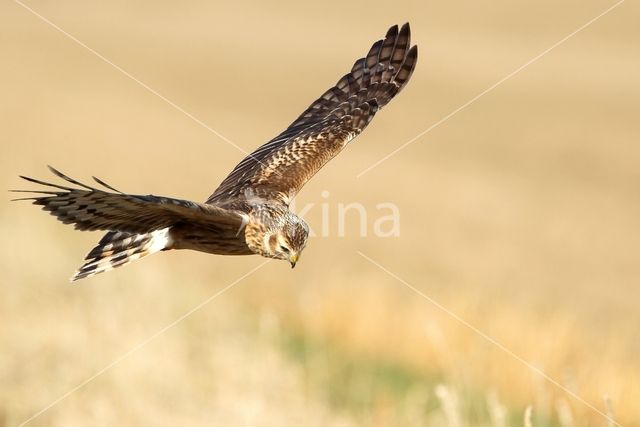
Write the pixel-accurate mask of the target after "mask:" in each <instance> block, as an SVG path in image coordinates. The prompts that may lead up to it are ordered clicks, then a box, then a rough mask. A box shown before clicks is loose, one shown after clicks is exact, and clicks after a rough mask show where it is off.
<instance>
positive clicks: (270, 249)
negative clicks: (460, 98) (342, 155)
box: [22, 23, 418, 281]
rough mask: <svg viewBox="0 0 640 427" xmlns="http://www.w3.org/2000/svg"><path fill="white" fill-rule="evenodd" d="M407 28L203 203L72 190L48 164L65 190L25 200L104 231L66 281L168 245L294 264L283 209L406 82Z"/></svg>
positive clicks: (413, 54) (299, 244)
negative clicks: (261, 257) (104, 233)
mask: <svg viewBox="0 0 640 427" xmlns="http://www.w3.org/2000/svg"><path fill="white" fill-rule="evenodd" d="M417 57H418V48H417V46H413V47H411V44H410V30H409V24H408V23H407V24H405V25H403V26H402V28H400V30H398V26H397V25H395V26H393V27H391V28H390V29H389V31H388V32H387V34H386V36H385V38H384V39H383V40H378V41H377V42H375V43H374V44H373V46H372V47H371V49H370V50H369V53H367V55H366V56H365V57H364V58H360V59H358V60H357V61H356V62H355V64H354V65H353V68H352V69H351V71H350V72H349V73H348V74H346V75H345V76H344V77H342V78H341V79H340V80H339V81H338V83H336V85H335V86H334V87H332V88H331V89H329V90H328V91H326V92H325V93H324V94H323V95H322V96H321V97H320V98H318V99H317V100H316V101H315V102H314V103H313V104H311V106H310V107H309V108H307V110H306V111H305V112H303V113H302V114H301V115H300V117H298V118H297V119H296V120H295V121H294V122H293V123H292V124H291V125H290V126H289V127H288V128H287V129H286V130H285V131H284V132H282V133H281V134H280V135H278V136H276V137H275V138H274V139H272V140H271V141H269V142H267V143H266V144H264V145H262V146H261V147H260V148H258V149H257V150H256V151H254V152H253V153H251V154H250V155H248V156H247V157H246V158H245V159H244V160H242V161H241V162H240V163H239V164H238V165H237V166H236V167H235V169H233V171H232V172H231V174H229V176H227V177H226V178H225V180H224V181H222V184H220V186H219V187H218V188H217V189H216V191H215V192H214V193H213V194H212V195H211V196H210V197H209V198H208V199H207V201H206V202H204V203H196V202H190V201H187V200H180V199H173V198H169V197H159V196H153V195H148V196H142V195H133V194H125V193H122V192H120V191H118V190H116V189H114V188H113V187H111V186H109V185H107V184H105V183H104V182H103V181H101V180H99V179H97V178H95V177H94V180H95V181H96V182H97V183H98V184H99V185H100V186H101V187H102V188H94V187H90V186H88V185H85V184H82V183H80V182H78V181H76V180H74V179H71V178H69V177H68V176H65V175H63V174H62V173H60V172H58V171H57V170H55V169H53V168H51V167H50V169H51V172H53V173H54V174H55V175H57V176H58V177H60V178H62V179H63V180H65V181H67V182H68V183H70V184H72V186H71V187H70V186H66V185H59V184H51V183H48V182H44V181H40V180H37V179H33V178H28V177H24V176H23V177H22V178H24V179H26V180H27V181H30V182H34V183H36V184H41V185H45V186H47V187H52V189H51V190H49V191H44V190H37V191H28V192H32V193H37V194H39V195H38V196H36V197H29V198H25V199H26V200H33V203H34V204H35V205H41V206H42V208H43V209H44V210H45V211H49V212H50V213H51V214H52V215H54V216H55V217H56V218H58V220H60V221H61V222H63V223H65V224H74V226H75V228H76V229H78V230H105V231H108V233H107V234H106V235H105V236H104V237H103V238H102V240H100V242H99V243H98V245H97V246H96V247H95V248H94V249H93V250H92V251H91V252H89V254H88V255H87V257H86V259H85V261H86V262H85V264H84V265H83V266H82V267H80V269H79V270H78V271H77V272H76V273H75V274H74V276H73V277H72V278H71V280H72V281H73V280H78V279H82V278H84V277H88V276H92V275H94V274H98V273H102V272H103V271H107V270H110V269H112V268H115V267H119V266H121V265H124V264H127V263H129V262H131V261H133V260H136V259H138V258H142V257H144V256H146V255H149V254H152V253H155V252H159V251H163V250H169V249H192V250H196V251H202V252H207V253H211V254H219V255H250V254H259V255H262V256H265V257H269V258H276V259H282V260H287V261H289V262H290V263H291V266H292V267H293V266H295V264H296V262H297V261H298V257H299V256H300V253H301V252H302V250H303V249H304V247H305V245H306V243H307V237H308V235H309V227H308V226H307V224H306V223H305V222H304V221H303V220H302V219H301V218H299V217H298V216H296V215H295V214H294V213H293V212H291V211H290V210H289V202H290V201H291V199H292V198H293V197H294V196H295V195H296V194H297V192H298V191H299V190H300V189H301V188H302V186H303V185H304V184H305V183H306V182H307V181H308V180H309V179H310V178H311V177H312V176H313V175H314V174H315V173H316V172H317V171H318V170H320V169H321V168H322V167H323V166H324V165H325V164H326V163H327V162H328V161H329V160H331V159H332V158H333V157H335V156H336V155H337V154H338V153H339V152H340V151H341V150H342V149H343V148H344V147H345V146H346V145H347V143H348V142H349V141H351V140H352V139H353V138H355V137H356V136H357V135H359V134H360V132H362V131H363V130H364V128H365V127H366V126H367V125H368V124H369V122H370V121H371V119H372V118H373V116H374V115H375V114H376V112H377V111H378V110H379V109H380V108H382V107H384V106H385V105H386V104H387V103H388V102H389V101H390V100H391V99H392V98H393V97H394V96H395V95H396V94H397V93H398V92H400V91H401V90H402V88H403V87H404V86H405V85H406V84H407V82H408V81H409V78H410V77H411V74H412V72H413V70H414V68H415V66H416V60H417Z"/></svg>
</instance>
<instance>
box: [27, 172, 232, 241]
mask: <svg viewBox="0 0 640 427" xmlns="http://www.w3.org/2000/svg"><path fill="white" fill-rule="evenodd" d="M49 169H50V170H51V172H53V173H54V174H55V175H57V176H58V177H60V178H62V179H64V180H65V181H67V182H69V183H71V184H74V185H76V186H78V187H80V188H73V187H67V186H63V185H59V184H51V183H48V182H44V181H40V180H37V179H34V178H29V177H25V176H21V178H23V179H25V180H27V181H30V182H33V183H36V184H40V185H45V186H47V187H52V188H53V189H54V190H48V191H45V190H33V191H31V190H14V191H19V192H28V193H36V194H39V195H38V196H34V197H25V198H23V199H17V200H33V204H35V205H41V206H42V209H44V210H45V211H49V212H50V213H51V215H53V216H55V217H56V218H57V219H58V220H59V221H61V222H63V223H65V224H74V226H75V228H76V229H78V230H117V231H122V232H126V233H134V234H138V233H149V232H152V231H155V230H159V229H162V228H165V227H168V226H171V225H175V224H177V223H179V222H181V221H188V222H190V223H199V224H202V225H204V226H206V225H207V224H216V225H221V224H227V225H232V226H237V227H238V229H240V227H241V226H242V224H243V215H242V213H241V212H236V211H230V210H225V209H222V208H219V207H216V206H212V205H207V204H201V203H195V202H190V201H187V200H180V199H172V198H169V197H160V196H152V195H148V196H142V195H133V194H125V193H121V192H119V191H118V190H116V189H114V188H113V187H111V186H109V185H107V184H105V183H104V182H102V181H101V180H99V179H97V178H95V177H94V179H95V180H96V182H98V183H99V184H100V185H102V186H104V187H105V188H106V189H108V190H113V192H110V191H105V190H101V189H97V188H93V187H90V186H88V185H85V184H82V183H80V182H78V181H76V180H74V179H72V178H69V177H68V176H66V175H63V174H62V173H60V172H58V171H57V170H55V169H54V168H52V167H49Z"/></svg>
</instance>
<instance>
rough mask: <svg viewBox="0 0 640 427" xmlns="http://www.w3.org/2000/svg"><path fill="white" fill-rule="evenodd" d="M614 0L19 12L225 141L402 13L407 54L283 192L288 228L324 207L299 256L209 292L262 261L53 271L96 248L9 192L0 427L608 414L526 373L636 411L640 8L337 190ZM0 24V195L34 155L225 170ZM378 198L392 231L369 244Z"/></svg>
mask: <svg viewBox="0 0 640 427" xmlns="http://www.w3.org/2000/svg"><path fill="white" fill-rule="evenodd" d="M613 4H614V2H605V1H587V2H578V1H568V2H551V1H542V2H508V1H499V2H493V3H490V4H489V3H478V2H471V1H462V2H447V3H445V2H441V3H425V2H418V1H416V2H407V3H396V4H389V3H377V4H376V3H371V2H347V3H342V2H334V1H328V2H316V3H312V4H302V3H299V2H293V1H290V2H280V3H269V2H265V3H263V4H262V3H245V2H241V1H240V2H224V3H222V2H189V3H171V2H147V3H135V4H132V3H130V2H109V3H93V2H30V3H27V5H28V6H29V7H32V8H33V9H34V10H35V11H37V13H39V14H41V15H42V17H44V18H46V19H48V20H50V21H51V23H54V24H55V25H58V26H59V27H60V28H61V29H63V30H64V31H66V32H68V33H69V34H70V35H72V36H73V37H76V38H77V39H78V40H79V41H81V42H82V43H84V44H85V45H86V46H87V47H89V48H91V49H94V50H95V51H96V52H98V53H99V54H101V55H103V56H104V57H105V58H107V59H108V60H109V61H111V62H112V63H113V64H116V65H117V66H119V67H121V68H122V70H124V71H126V72H127V73H130V74H131V75H132V76H135V77H136V78H137V79H139V80H140V81H141V82H144V84H146V85H148V87H150V88H152V89H153V90H155V91H157V92H158V93H159V94H161V95H162V96H164V97H166V98H167V99H169V100H171V101H172V102H174V103H175V104H176V105H178V106H179V107H181V108H182V109H184V110H185V111H186V112H188V113H189V114H192V115H193V117H196V118H197V119H199V120H201V121H202V122H203V123H206V125H207V126H210V127H211V128H212V129H215V130H216V131H217V132H219V133H220V134H222V135H224V136H225V137H226V138H229V139H230V140H231V141H233V142H234V143H235V144H237V145H238V146H239V147H242V149H244V150H247V151H251V150H252V149H253V148H255V147H257V146H258V145H259V144H261V143H262V142H264V141H266V140H268V139H269V138H271V137H272V136H275V135H276V134H277V133H278V132H280V131H281V130H282V129H284V127H286V126H287V125H288V124H289V123H290V122H291V121H292V120H293V119H294V118H295V117H296V116H297V115H298V114H300V112H302V111H303V110H304V109H305V108H306V107H307V105H308V104H309V103H310V102H311V101H313V100H314V99H315V98H316V97H317V96H319V95H320V94H321V93H322V92H323V91H324V90H325V89H327V88H328V87H329V86H330V85H332V84H333V83H335V81H337V80H338V78H339V77H340V76H342V75H343V74H344V73H346V72H347V71H348V70H349V67H350V66H351V65H352V63H353V61H354V60H355V59H357V58H359V57H360V56H362V55H364V54H365V53H366V51H367V49H368V47H369V46H370V45H371V43H372V42H373V41H375V40H377V39H378V38H380V37H382V36H383V35H384V33H385V31H386V29H387V28H388V27H389V26H390V25H392V24H394V23H400V24H401V23H403V22H405V21H410V22H411V26H412V32H413V41H414V42H415V43H417V44H418V45H419V49H420V53H419V62H418V67H417V70H416V72H415V74H414V75H413V78H412V81H411V82H410V84H409V85H408V87H407V89H406V90H405V91H404V92H403V93H402V94H401V95H400V96H398V98H397V99H395V100H394V101H393V102H392V103H391V104H390V105H389V106H388V107H387V108H386V109H385V111H383V112H382V113H380V114H379V115H378V116H377V117H376V119H375V120H374V121H373V123H372V124H371V125H370V127H369V128H368V129H367V130H366V131H365V133H364V134H363V135H362V136H360V137H359V138H358V139H357V140H356V141H355V142H354V143H353V144H352V145H351V146H350V147H349V148H348V149H347V150H345V152H343V153H342V154H341V155H340V156H339V157H338V158H337V159H335V160H334V161H333V162H331V163H330V164H329V165H328V166H327V167H326V168H325V169H323V171H322V172H321V173H319V174H318V175H317V176H316V178H314V179H313V180H312V181H311V182H310V183H309V184H308V185H307V186H306V187H305V190H304V191H303V192H302V193H301V194H300V195H299V197H298V199H297V204H298V205H299V206H303V205H305V204H308V203H313V204H314V207H313V208H312V209H310V210H309V211H308V214H307V215H306V219H307V221H308V222H309V223H310V225H311V227H312V228H314V229H318V227H319V226H320V222H321V220H322V218H321V217H322V209H321V208H322V206H323V204H324V206H326V207H327V209H328V211H329V219H330V222H329V232H328V236H324V237H316V238H314V239H313V240H312V241H311V242H310V244H309V246H308V247H307V249H306V250H305V253H304V256H303V257H302V258H301V261H300V263H299V265H298V267H297V268H296V269H295V270H291V269H290V268H289V266H288V265H287V264H286V263H284V262H269V263H267V264H266V265H265V266H264V267H261V268H259V269H258V270H257V271H255V272H254V273H252V274H251V275H249V276H247V277H246V278H244V279H242V280H240V281H238V282H237V284H236V285H234V286H233V287H231V288H229V289H228V290H226V291H225V292H224V293H220V294H217V293H219V292H220V291H221V290H223V289H224V288H225V287H226V286H228V285H230V284H232V283H234V282H236V281H237V280H238V279H240V278H242V277H243V276H244V275H246V274H247V273H248V272H249V271H251V270H252V269H254V268H256V267H257V266H259V265H260V263H261V262H263V260H262V259H260V258H258V257H235V258H234V257H228V258H222V257H215V256H209V255H205V254H200V253H193V252H172V253H162V254H158V255H154V256H153V257H149V258H146V259H144V260H143V261H140V262H136V263H134V264H133V265H131V266H128V267H126V268H123V269H118V270H115V271H113V272H109V273H107V274H104V275H99V276H96V277H93V278H90V279H89V280H85V281H81V282H79V283H77V284H73V285H70V284H69V283H68V281H67V279H68V277H70V275H71V274H72V273H73V271H74V269H75V268H76V267H78V266H79V265H80V263H81V260H82V258H83V257H84V255H85V254H86V252H88V251H89V250H90V249H91V248H92V247H93V245H94V243H95V242H96V241H97V240H98V239H99V237H100V235H99V234H93V235H91V234H89V233H79V232H74V231H73V230H72V229H71V228H70V227H68V226H63V225H61V224H59V223H57V222H55V221H54V219H53V218H51V217H48V216H46V215H45V214H44V213H42V212H40V211H38V210H37V209H36V208H35V207H33V206H30V205H28V204H26V203H10V202H8V200H9V198H10V195H8V196H7V197H5V199H4V200H3V201H2V204H1V205H0V215H1V216H0V232H1V234H2V236H3V244H2V246H1V251H2V253H1V257H0V260H1V261H0V262H1V265H2V278H3V285H2V287H0V292H1V294H0V342H2V351H1V352H0V425H7V426H13V425H20V424H21V423H23V422H24V421H26V420H28V419H30V417H32V416H33V415H35V414H38V413H39V412H40V411H41V410H43V409H46V408H48V409H47V410H46V411H44V412H42V413H40V414H39V415H38V416H37V417H36V418H33V419H32V420H31V421H30V423H29V425H43V426H48V425H56V426H57V425H61V426H62V425H63V426H69V425H79V426H80V425H95V426H97V425H222V426H244V425H263V426H283V425H290V426H299V425H304V426H307V425H308V426H327V425H333V426H451V427H459V426H518V425H523V422H524V421H523V419H524V415H523V414H524V412H525V408H527V407H528V406H531V407H532V414H533V416H532V424H533V425H534V426H608V425H613V424H609V422H608V421H607V420H606V419H605V418H604V417H603V416H602V415H601V414H598V412H597V411H596V410H594V409H593V408H589V407H588V405H586V404H585V403H584V402H581V401H579V400H577V399H576V398H575V397H574V396H572V395H571V394H569V393H567V392H565V391H563V390H561V389H560V388H558V387H557V386H556V385H554V384H552V383H551V382H550V381H548V380H546V379H545V378H543V377H542V376H541V375H540V374H539V373H537V372H536V371H535V370H532V369H531V368H530V367H528V366H526V365H525V364H523V363H522V360H524V361H527V362H529V363H530V364H531V366H534V367H536V368H537V369H539V370H541V371H543V372H545V373H546V374H547V375H548V376H549V377H550V378H553V379H554V380H555V381H557V382H558V383H559V384H562V386H564V387H566V389H567V390H569V391H570V392H571V393H573V394H575V395H577V396H580V398H582V399H584V401H586V402H587V403H588V404H589V405H592V406H593V407H594V408H595V409H597V410H598V411H601V412H603V413H608V414H612V416H613V417H614V418H615V420H616V421H617V422H618V423H620V424H621V425H624V426H633V425H640V403H639V402H640V357H638V354H640V283H639V282H640V280H639V279H640V252H639V248H640V191H639V184H640V146H639V145H638V143H639V142H640V138H639V136H640V125H639V122H638V112H639V111H640V73H639V72H638V71H639V70H640V50H638V48H637V44H638V40H639V37H640V28H639V27H638V25H637V16H638V13H639V12H640V7H638V5H637V3H634V2H631V1H627V2H624V3H622V4H621V5H620V6H619V7H617V8H615V9H614V10H612V11H611V12H610V13H608V14H607V15H605V16H603V17H602V18H601V19H599V20H597V21H595V22H594V23H593V24H592V25H590V26H588V27H587V28H585V29H584V30H583V31H581V32H579V33H577V34H576V35H575V36H573V37H571V38H570V39H568V40H567V41H566V42H564V43H562V44H561V45H559V46H557V47H556V48H555V49H553V50H551V51H550V52H549V53H548V54H546V55H544V56H542V57H541V58H540V59H538V60H537V61H535V62H534V63H532V64H530V65H529V66H527V67H525V68H524V69H522V71H520V72H519V73H517V74H515V75H514V76H513V77H512V78H510V79H508V80H506V81H505V82H503V83H502V84H500V85H499V86H497V87H496V88H495V89H494V90H492V91H491V92H489V93H487V94H486V95H484V96H482V97H481V98H479V99H478V100H477V101H476V102H474V103H473V104H471V105H469V106H468V107H466V108H465V109H463V110H461V111H460V112H458V113H457V114H455V115H454V116H452V117H451V118H450V119H449V120H447V121H446V122H444V123H442V124H441V125H440V126H438V127H436V128H434V129H433V130H432V131H430V132H429V133H427V134H426V135H424V136H423V137H421V138H420V139H419V140H417V141H416V142H415V143H413V144H412V145H410V146H408V147H407V148H406V149H404V150H402V151H400V152H398V153H397V154H396V155H394V156H393V157H391V158H389V159H388V160H387V161H385V162H383V163H382V164H380V165H379V166H378V167H376V168H374V169H372V170H371V171H370V172H368V173H366V174H364V175H363V176H361V177H359V178H357V175H358V174H359V173H360V172H361V171H363V170H364V169H366V168H368V167H369V166H370V165H371V164H373V163H374V162H376V161H378V160H379V159H381V158H382V157H384V156H385V155H387V154H388V153H389V152H391V151H392V150H394V149H395V148H397V147H399V146H400V145H402V144H403V143H405V142H406V141H408V140H410V139H412V138H413V137H415V136H416V135H417V134H419V133H420V132H422V131H424V130H425V129H427V128H429V126H431V125H432V124H434V123H436V122H438V120H440V119H441V118H443V117H445V116H446V115H447V114H449V113H450V112H452V111H453V110H455V109H456V108H458V107H459V106H461V105H462V104H464V103H465V102H467V101H468V100H470V99H472V98H473V97H475V96H476V95H478V94H479V93H481V92H482V91H483V90H485V89H486V88H488V87H490V86H491V85H493V84H494V83H496V82H498V81H499V80H500V79H502V78H503V77H505V76H507V75H508V74H509V73H511V72H512V71H514V70H516V69H517V68H518V67H520V66H521V65H522V64H525V63H526V62H527V61H529V60H530V59H532V58H534V57H535V56H536V55H538V54H540V53H541V52H543V51H544V50H545V49H547V48H548V47H550V46H552V45H553V44H554V43H556V42H557V41H559V40H560V39H562V38H563V37H565V36H566V35H568V34H570V33H571V32H572V31H574V30H576V29H577V28H579V27H580V26H582V25H583V24H585V23H587V22H588V21H589V20H591V19H592V18H594V17H595V16H597V15H599V14H600V13H601V12H603V11H604V10H606V9H607V8H608V7H610V6H612V5H613ZM0 34H1V35H2V37H1V38H0V47H1V52H2V64H3V66H2V67H0V91H1V93H2V97H1V99H2V101H1V102H0V117H1V119H0V123H1V126H0V138H1V141H2V147H3V155H2V157H1V158H0V161H1V171H2V172H1V174H0V178H1V184H2V185H1V187H2V188H5V189H14V188H32V187H30V186H29V185H28V183H24V182H22V181H21V180H19V178H18V175H19V174H25V175H30V176H35V177H39V178H48V177H49V175H48V171H47V170H46V168H45V165H47V164H51V165H54V166H56V167H57V168H59V169H60V170H62V171H63V172H65V173H68V174H69V175H71V176H73V177H75V178H78V179H80V180H81V181H86V180H87V179H88V178H89V177H90V176H91V175H96V176H98V177H101V178H103V179H105V180H106V181H107V182H108V183H110V184H112V185H114V186H115V187H116V188H118V189H121V190H123V191H127V192H133V193H143V194H146V193H153V194H160V195H168V196H178V197H184V198H187V199H191V200H204V199H205V198H206V197H207V196H208V195H209V194H210V193H211V192H212V191H213V189H214V188H215V187H216V185H217V184H218V183H219V182H220V181H221V180H222V179H223V178H224V177H225V176H226V174H227V173H228V172H229V171H230V170H231V168H232V167H233V166H234V165H235V164H236V163H237V162H238V161H240V160H241V159H242V157H244V155H243V153H242V152H241V151H239V150H238V149H236V148H234V147H233V146H231V145H229V144H228V143H226V142H224V141H223V140H222V139H221V138H219V137H218V136H216V135H214V134H213V133H212V132H210V131H209V130H207V129H205V128H204V127H203V126H201V125H200V124H198V123H197V122H196V121H194V120H192V119H191V118H189V117H188V116H187V115H185V114H184V113H183V112H181V111H178V110H177V109H176V108H174V107H172V106H171V105H169V104H168V103H167V102H165V101H164V100H163V99H161V98H160V97H158V96H157V95H155V94H153V93H151V92H150V91H149V90H147V89H145V88H144V87H142V86H141V85H139V84H138V83H136V82H135V81H133V80H131V79H130V78H128V77H127V76H125V75H124V74H123V73H122V72H121V71H119V70H118V69H116V68H114V67H113V66H112V65H109V64H107V63H106V62H104V61H103V60H101V59H100V58H98V57H97V56H96V55H94V54H93V53H91V52H90V51H89V50H87V49H86V48H85V47H83V46H80V45H79V44H78V43H76V42H74V41H73V40H71V39H70V38H68V37H66V36H65V35H63V34H62V33H61V32H59V31H57V30H56V29H55V28H53V27H52V26H51V25H49V24H47V23H46V22H44V21H43V20H42V19H40V18H38V17H37V16H35V15H34V14H33V13H31V12H30V11H28V10H27V9H26V8H24V7H22V6H21V5H20V4H18V3H13V2H5V3H3V4H2V5H1V6H0ZM323 191H328V192H329V194H328V195H327V194H326V193H325V194H324V196H323ZM349 202H358V203H361V204H362V205H363V206H365V207H366V208H367V212H368V214H369V218H368V222H367V223H366V226H367V227H368V228H367V230H368V235H367V236H366V237H362V236H359V233H358V227H359V218H358V217H357V215H351V216H348V223H347V228H346V236H345V237H338V232H337V229H336V227H335V215H336V206H337V204H338V203H349ZM383 202H390V203H394V204H395V205H397V206H398V208H399V209H400V212H401V232H400V236H399V237H390V238H379V237H375V236H374V235H373V233H372V232H371V229H372V222H373V219H375V215H376V208H375V207H376V205H377V204H379V203H383ZM358 252H361V253H362V254H364V255H366V256H367V257H370V258H371V259H373V260H375V261H376V262H378V263H379V264H380V265H382V266H384V268H386V269H388V271H390V272H391V273H392V274H394V275H396V276H398V277H399V278H401V279H402V280H403V281H405V282H406V284H408V285H410V286H413V287H415V289H416V290H418V291H420V292H422V293H423V294H424V295H425V296H426V297H427V298H423V297H421V296H420V295H418V294H417V293H416V292H414V291H412V290H411V289H409V287H408V286H406V285H405V284H403V283H402V281H400V280H397V279H396V278H394V277H392V276H391V275H389V274H387V273H386V272H385V271H383V270H382V269H380V268H378V267H377V266H376V265H374V264H373V263H371V262H369V261H367V259H366V258H364V257H363V256H361V255H359V254H358ZM216 295H217V296H216ZM212 296H215V298H211V297H212ZM429 299H431V300H429ZM203 302H206V304H204V305H202V306H199V304H201V303H203ZM438 304H440V307H439V306H438ZM197 307H199V308H198V310H196V311H195V312H193V313H192V314H190V315H189V316H187V317H181V316H184V315H185V314H187V313H189V312H190V310H192V309H194V308H197ZM442 308H444V309H446V310H443V309H442ZM447 310H448V311H449V312H447ZM455 316H459V318H458V319H456V318H455ZM177 319H182V320H181V321H180V322H178V323H176V324H173V322H174V321H176V320H177ZM460 319H462V320H463V321H465V322H468V324H469V325H471V326H472V327H473V328H475V329H476V330H477V331H481V332H482V333H484V334H486V336H488V337H491V338H492V339H493V340H495V342H497V343H499V344H501V345H503V346H504V347H505V348H507V349H509V350H510V351H512V352H513V354H515V355H517V356H518V357H519V358H521V360H518V359H517V358H515V357H513V355H510V354H508V353H507V352H505V351H503V349H501V348H500V347H499V346H498V345H496V344H495V343H491V342H490V341H489V340H487V339H485V338H484V337H482V336H481V335H480V334H478V333H477V331H474V330H473V329H472V328H469V327H468V326H465V325H464V324H463V323H461V322H460ZM167 326H171V327H170V328H168V329H166V330H164V328H165V327H167ZM96 374H98V375H97V376H95V375H96ZM94 376H95V378H93V377H94ZM92 378H93V379H92ZM90 379H91V380H90ZM89 380H90V381H89ZM78 386H80V387H78ZM68 392H71V393H68ZM605 396H607V399H608V400H609V401H610V405H607V404H605ZM60 398H62V399H60ZM53 403H55V405H53V406H51V407H49V406H50V405H51V404H53ZM607 406H609V407H607Z"/></svg>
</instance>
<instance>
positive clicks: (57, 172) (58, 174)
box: [47, 165, 95, 191]
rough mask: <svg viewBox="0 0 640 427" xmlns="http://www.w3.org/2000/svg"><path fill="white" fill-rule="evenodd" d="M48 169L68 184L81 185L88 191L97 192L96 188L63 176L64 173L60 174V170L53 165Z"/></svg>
mask: <svg viewBox="0 0 640 427" xmlns="http://www.w3.org/2000/svg"><path fill="white" fill-rule="evenodd" d="M47 167H48V168H49V170H50V171H51V173H53V174H54V175H55V176H57V177H58V178H62V179H64V180H65V181H67V182H70V183H72V184H75V185H79V186H80V187H83V188H86V189H87V190H91V191H95V188H93V187H90V186H88V185H86V184H83V183H81V182H78V181H76V180H75V179H73V178H71V177H68V176H67V175H65V174H63V173H62V172H60V171H59V170H57V169H56V168H54V167H53V166H51V165H47Z"/></svg>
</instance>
